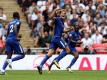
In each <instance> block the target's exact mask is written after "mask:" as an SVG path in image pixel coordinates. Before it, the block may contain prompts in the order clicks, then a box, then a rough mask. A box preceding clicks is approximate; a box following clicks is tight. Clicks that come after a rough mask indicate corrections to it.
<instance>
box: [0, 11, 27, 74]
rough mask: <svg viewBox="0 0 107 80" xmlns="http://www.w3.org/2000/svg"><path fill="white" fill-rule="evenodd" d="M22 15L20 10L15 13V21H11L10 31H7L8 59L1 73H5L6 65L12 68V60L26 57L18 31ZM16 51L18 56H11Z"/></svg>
mask: <svg viewBox="0 0 107 80" xmlns="http://www.w3.org/2000/svg"><path fill="white" fill-rule="evenodd" d="M20 25H21V21H20V15H19V13H18V12H14V13H13V21H11V22H10V23H9V25H8V31H7V39H6V53H7V59H6V61H5V62H4V65H3V67H2V70H1V71H0V74H1V75H4V74H5V71H6V67H7V66H8V65H9V67H10V68H12V65H11V64H12V62H13V61H17V60H20V59H22V58H24V56H25V54H24V51H23V48H22V46H21V45H20V43H19V41H18V38H17V37H18V33H19V30H20ZM13 52H14V53H16V54H18V56H16V57H14V58H11V57H12V54H13Z"/></svg>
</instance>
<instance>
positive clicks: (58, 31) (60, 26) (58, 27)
mask: <svg viewBox="0 0 107 80" xmlns="http://www.w3.org/2000/svg"><path fill="white" fill-rule="evenodd" d="M63 30H64V23H63V21H62V19H61V18H60V17H56V18H55V28H54V36H56V37H61V36H62V33H63Z"/></svg>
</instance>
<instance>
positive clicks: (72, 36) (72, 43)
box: [49, 24, 81, 72]
mask: <svg viewBox="0 0 107 80" xmlns="http://www.w3.org/2000/svg"><path fill="white" fill-rule="evenodd" d="M80 39H81V35H80V32H79V28H78V25H77V24H76V25H75V27H74V30H73V31H71V32H70V33H69V34H68V38H67V41H66V42H67V43H68V45H69V48H70V50H71V52H72V55H73V56H74V58H73V59H72V60H71V63H70V65H69V66H68V67H67V68H66V69H67V70H68V71H70V72H71V67H72V65H74V63H75V62H76V61H77V59H78V57H79V54H78V52H77V50H76V48H75V47H76V44H80V43H81V41H80ZM66 55H67V52H66V51H65V50H63V51H62V52H61V54H60V55H59V56H58V57H56V58H55V59H54V60H53V62H52V63H51V64H50V66H49V71H50V70H51V67H52V65H53V64H54V62H59V61H60V60H61V59H62V58H63V57H65V56H66ZM56 67H57V68H59V69H60V66H59V64H58V65H56Z"/></svg>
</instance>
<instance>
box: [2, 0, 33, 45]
mask: <svg viewBox="0 0 107 80" xmlns="http://www.w3.org/2000/svg"><path fill="white" fill-rule="evenodd" d="M0 6H1V7H2V8H3V9H4V13H5V14H6V16H7V20H8V21H11V20H12V13H13V12H14V11H18V12H19V13H20V16H21V21H22V25H21V31H20V34H21V36H22V38H21V44H22V46H23V47H28V46H29V47H33V39H32V38H31V37H30V36H29V35H30V29H29V27H28V24H27V22H26V19H25V16H24V14H23V13H22V11H21V8H20V7H19V6H18V5H17V2H16V0H9V1H8V0H0Z"/></svg>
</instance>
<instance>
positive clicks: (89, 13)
mask: <svg viewBox="0 0 107 80" xmlns="http://www.w3.org/2000/svg"><path fill="white" fill-rule="evenodd" d="M6 1H8V0H1V1H0V5H1V6H2V7H3V8H4V12H5V13H6V15H7V19H9V20H10V19H11V13H12V12H13V11H16V10H18V11H19V12H20V15H21V19H22V27H21V32H20V34H22V40H21V43H22V45H23V46H24V47H28V49H29V47H32V48H33V47H35V48H41V47H42V48H48V47H49V43H50V41H51V39H52V35H53V27H52V26H53V25H51V22H52V20H50V19H49V14H50V13H51V12H52V11H53V10H54V9H56V8H60V7H61V8H66V9H67V12H66V13H67V20H66V21H65V23H64V24H65V26H66V27H68V26H75V23H77V22H78V26H79V31H80V32H81V35H82V38H81V41H82V42H83V44H82V45H80V46H79V47H77V49H78V51H80V52H82V51H84V49H85V50H86V49H88V50H89V51H90V50H92V51H93V50H94V49H96V48H98V47H99V46H101V47H99V49H101V50H102V48H104V49H103V51H104V53H106V52H107V51H106V49H105V48H106V46H107V19H106V18H107V6H106V5H104V4H103V3H102V0H9V1H8V3H6ZM16 1H17V3H18V4H19V6H18V5H17V4H16ZM10 4H11V5H10ZM25 18H26V19H25ZM26 20H27V21H26ZM85 34H88V38H87V35H85ZM102 43H103V44H102ZM98 51H99V50H98Z"/></svg>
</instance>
